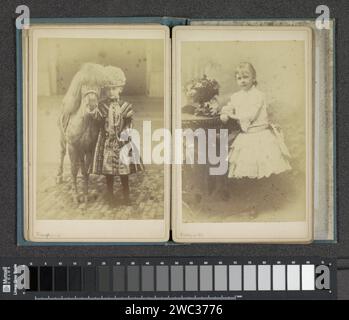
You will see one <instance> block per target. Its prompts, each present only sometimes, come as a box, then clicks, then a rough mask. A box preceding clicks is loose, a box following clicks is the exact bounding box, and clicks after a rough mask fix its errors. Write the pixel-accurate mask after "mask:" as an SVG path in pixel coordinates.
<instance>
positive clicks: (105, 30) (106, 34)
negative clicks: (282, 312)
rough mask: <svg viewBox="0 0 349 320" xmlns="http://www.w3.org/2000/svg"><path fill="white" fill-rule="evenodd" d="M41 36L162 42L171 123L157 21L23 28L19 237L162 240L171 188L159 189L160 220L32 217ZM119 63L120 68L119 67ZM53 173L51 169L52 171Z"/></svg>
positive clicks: (167, 179) (162, 35)
mask: <svg viewBox="0 0 349 320" xmlns="http://www.w3.org/2000/svg"><path fill="white" fill-rule="evenodd" d="M43 38H52V39H53V38H65V39H66V38H76V39H82V38H83V39H91V42H92V43H91V45H93V39H111V40H113V39H115V40H116V41H118V40H120V39H126V40H127V39H132V40H138V39H139V40H162V41H163V52H162V54H163V87H164V92H163V101H164V105H163V120H162V122H163V123H162V125H163V127H164V128H165V129H170V126H171V120H170V119H171V118H170V117H171V108H170V73H171V68H170V45H171V44H170V31H169V28H168V27H167V26H163V25H156V24H139V25H132V24H122V25H110V24H106V25H93V24H78V25H75V24H40V23H38V24H32V25H31V26H30V28H29V29H26V30H22V39H21V41H22V66H23V74H22V79H23V80H24V81H23V84H22V86H23V87H22V88H23V123H22V125H23V211H24V212H23V215H24V239H25V240H26V241H30V242H52V243H55V242H59V243H60V242H62V243H63V242H81V243H84V242H101V243H103V242H106V243H119V242H120V243H122V242H124V243H139V242H165V241H168V238H169V228H170V188H166V187H165V188H164V189H165V190H164V199H163V203H164V205H163V207H164V212H163V219H156V220H153V219H148V220H147V219H143V220H137V219H134V220H132V219H128V220H98V219H95V220H93V219H86V220H54V219H50V220H43V219H37V218H36V187H37V186H36V179H37V176H36V165H37V162H36V156H37V155H36V148H37V145H36V144H37V140H36V134H37V128H36V125H37V118H36V117H37V90H38V89H37V85H38V83H37V77H38V61H37V57H38V40H39V39H43ZM120 67H122V66H120ZM52 174H53V175H54V174H55V172H53V173H52ZM163 183H164V186H170V183H171V172H170V166H169V165H168V164H166V165H164V181H163Z"/></svg>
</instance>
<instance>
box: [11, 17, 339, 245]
mask: <svg viewBox="0 0 349 320" xmlns="http://www.w3.org/2000/svg"><path fill="white" fill-rule="evenodd" d="M324 38H326V41H325V42H324ZM18 42H19V50H18V57H19V66H18V76H19V77H18V79H19V83H18V97H19V99H18V100H19V103H18V129H19V130H18V132H19V136H18V168H19V175H18V181H19V184H18V188H19V190H18V192H19V193H18V194H19V196H18V203H19V205H18V215H19V217H20V218H19V219H20V220H19V221H20V224H21V225H20V226H19V229H20V230H19V232H20V234H21V236H22V237H23V241H24V242H27V243H86V242H93V243H143V242H151V243H157V242H159V243H161V242H167V241H169V240H172V241H175V242H179V243H194V242H207V243H209V242H211V243H219V242H223V243H233V242H235V243H311V242H312V241H314V240H322V241H324V240H325V241H328V240H330V241H331V240H332V241H333V240H335V226H334V224H335V222H334V221H335V220H334V206H333V194H334V190H333V118H332V117H333V115H332V113H333V91H332V81H333V79H332V72H333V71H332V70H333V64H332V62H333V56H332V55H333V50H332V49H333V43H332V42H333V37H332V33H331V32H330V31H328V30H327V31H324V33H321V30H317V29H316V27H315V24H314V22H313V21H296V22H292V21H283V22H280V21H279V22H277V23H270V22H262V21H243V22H238V21H230V22H229V21H225V23H223V22H219V21H196V22H195V21H192V23H190V24H189V25H182V26H174V27H169V26H166V25H161V24H154V23H148V24H147V23H144V24H102V23H100V24H93V23H92V22H91V23H85V24H84V23H81V24H69V23H59V24H58V23H57V24H55V23H52V24H51V23H37V24H35V23H33V24H31V25H30V26H29V27H28V28H26V29H23V30H22V31H21V35H20V37H19V41H18ZM324 43H325V45H323V44H324Z"/></svg>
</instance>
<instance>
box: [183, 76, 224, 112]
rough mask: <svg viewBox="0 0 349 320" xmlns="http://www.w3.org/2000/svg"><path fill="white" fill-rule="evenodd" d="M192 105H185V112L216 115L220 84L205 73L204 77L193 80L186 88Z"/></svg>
mask: <svg viewBox="0 0 349 320" xmlns="http://www.w3.org/2000/svg"><path fill="white" fill-rule="evenodd" d="M184 90H185V94H186V96H187V98H188V99H189V101H190V103H191V105H189V106H185V107H184V108H185V110H183V111H184V112H189V113H193V114H195V115H198V116H215V115H217V114H218V109H219V106H218V102H217V99H216V97H217V95H218V94H219V84H218V82H217V81H216V80H215V79H209V78H207V76H206V75H205V74H204V75H203V77H202V78H199V79H193V80H191V81H190V82H189V83H188V84H187V85H186V86H185V88H184Z"/></svg>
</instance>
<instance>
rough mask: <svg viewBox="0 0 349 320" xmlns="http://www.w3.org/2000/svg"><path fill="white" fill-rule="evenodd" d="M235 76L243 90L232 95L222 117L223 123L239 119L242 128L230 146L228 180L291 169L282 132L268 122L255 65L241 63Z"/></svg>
mask: <svg viewBox="0 0 349 320" xmlns="http://www.w3.org/2000/svg"><path fill="white" fill-rule="evenodd" d="M235 77H236V81H237V84H238V86H239V87H240V88H241V90H240V91H238V92H236V93H234V94H233V95H232V96H231V99H230V102H229V103H228V105H227V106H225V107H223V108H222V110H221V116H220V117H221V120H222V121H223V122H224V123H226V122H227V121H228V120H229V118H231V119H235V120H237V121H238V123H239V124H240V128H241V129H240V132H239V134H238V135H237V136H236V138H235V139H234V141H233V142H232V144H231V146H230V151H229V156H228V162H229V171H228V178H235V179H240V178H249V179H262V178H269V177H270V176H271V175H272V174H274V175H278V174H280V173H282V172H285V171H287V170H290V169H291V166H290V163H289V159H290V153H289V151H288V149H287V147H286V145H285V142H284V139H283V135H282V133H281V130H280V129H279V128H277V127H276V126H275V125H273V124H271V123H270V121H269V118H268V112H267V103H266V98H265V94H264V93H263V92H261V91H260V90H258V89H257V80H256V71H255V69H254V67H253V65H252V64H251V63H248V62H243V63H240V64H239V66H238V67H237V69H236V72H235ZM254 181H255V180H254Z"/></svg>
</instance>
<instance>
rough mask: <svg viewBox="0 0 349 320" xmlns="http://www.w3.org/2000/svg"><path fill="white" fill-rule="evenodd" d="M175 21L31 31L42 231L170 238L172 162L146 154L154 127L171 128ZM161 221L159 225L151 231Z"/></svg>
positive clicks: (32, 124) (33, 219)
mask: <svg viewBox="0 0 349 320" xmlns="http://www.w3.org/2000/svg"><path fill="white" fill-rule="evenodd" d="M167 29H168V28H167V27H163V26H113V27H111V26H106V27H101V26H96V27H94V28H91V27H90V28H83V27H75V28H74V27H57V26H56V27H52V28H50V27H37V28H35V26H33V27H31V29H29V30H28V32H29V44H28V51H29V54H28V56H29V61H28V77H29V79H30V80H29V83H28V84H27V91H28V96H29V100H28V104H27V111H26V112H27V118H26V120H27V122H26V125H27V130H28V131H27V132H28V134H27V136H26V137H25V138H26V140H27V141H28V153H27V155H28V157H29V164H30V165H29V166H28V177H29V180H28V183H29V184H30V185H31V188H30V190H27V191H28V209H29V224H28V226H29V228H30V227H32V228H34V229H35V230H31V234H34V236H33V238H35V237H38V238H40V237H41V235H46V237H47V238H74V237H75V236H76V237H77V238H79V239H82V238H86V240H93V238H96V236H97V235H98V237H99V238H105V239H119V238H120V239H121V240H125V239H126V240H127V239H128V238H129V239H130V241H132V238H133V237H135V238H139V237H141V238H150V239H157V238H159V234H160V235H161V236H160V239H165V238H166V237H168V226H167V224H168V223H167V221H168V219H169V218H168V215H169V207H168V203H169V191H168V192H167V191H166V190H167V188H166V186H167V185H169V181H170V180H169V170H168V168H166V167H165V165H164V164H154V163H149V161H148V162H146V161H145V162H143V152H142V150H143V143H144V141H147V139H148V140H149V139H151V136H152V134H153V132H154V131H156V130H157V129H159V130H161V129H163V128H167V127H168V126H169V121H170V118H169V114H170V113H169V97H168V94H169V90H168V84H169V76H168V75H169V60H168V30H167ZM144 122H149V123H151V126H150V128H148V129H149V130H147V131H146V130H144V125H143V124H144ZM134 133H137V134H136V135H134ZM168 190H169V188H168ZM93 221H98V224H97V223H94V222H93ZM108 221H112V222H113V223H114V224H115V228H116V229H115V230H114V231H113V230H112V228H111V225H110V224H109V223H110V222H108ZM118 221H119V222H120V223H118ZM142 221H144V223H147V224H142ZM147 221H148V222H147ZM154 221H155V222H154ZM79 222H81V223H80V224H79ZM134 222H135V223H136V224H134ZM152 222H153V223H155V224H157V225H158V226H157V227H156V228H155V227H154V228H155V229H156V230H154V228H148V229H147V225H148V224H151V223H152ZM47 224H49V225H50V226H51V227H49V228H46V227H45V225H47ZM108 224H109V225H108ZM82 225H83V226H84V227H83V228H82V227H81V226H82ZM63 226H66V228H63V230H61V229H60V228H62V227H63ZM142 226H143V227H142ZM74 228H76V231H75V232H72V231H73V229H74ZM139 228H141V229H142V230H144V231H143V232H140V230H139ZM104 229H105V230H104ZM119 229H122V232H119V231H120V230H119ZM60 230H61V231H62V232H61V231H60ZM106 230H107V231H106ZM63 231H64V232H63ZM112 231H113V232H112ZM93 234H95V235H93ZM90 235H91V239H89V236H90Z"/></svg>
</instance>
